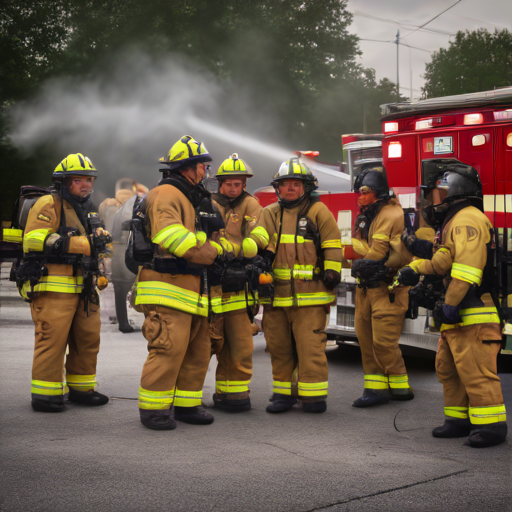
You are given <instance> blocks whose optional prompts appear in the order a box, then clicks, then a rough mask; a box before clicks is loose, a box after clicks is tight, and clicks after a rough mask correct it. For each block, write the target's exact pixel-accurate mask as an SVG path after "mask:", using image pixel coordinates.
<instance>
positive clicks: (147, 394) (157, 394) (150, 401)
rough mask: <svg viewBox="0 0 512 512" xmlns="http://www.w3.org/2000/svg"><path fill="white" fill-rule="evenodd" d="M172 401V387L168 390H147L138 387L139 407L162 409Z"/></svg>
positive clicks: (167, 406) (166, 407) (168, 406)
mask: <svg viewBox="0 0 512 512" xmlns="http://www.w3.org/2000/svg"><path fill="white" fill-rule="evenodd" d="M173 401H174V389H169V390H168V391H148V390H147V389H144V388H139V408H140V409H152V410H163V409H169V408H170V407H171V406H172V404H173Z"/></svg>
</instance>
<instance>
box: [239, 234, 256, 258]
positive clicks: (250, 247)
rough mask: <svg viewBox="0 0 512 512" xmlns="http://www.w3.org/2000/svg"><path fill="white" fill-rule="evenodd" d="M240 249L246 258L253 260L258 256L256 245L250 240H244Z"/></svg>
mask: <svg viewBox="0 0 512 512" xmlns="http://www.w3.org/2000/svg"><path fill="white" fill-rule="evenodd" d="M242 248H243V251H244V256H245V257H246V258H254V256H256V254H258V244H257V243H256V242H255V241H254V240H253V239H252V238H244V239H243V241H242Z"/></svg>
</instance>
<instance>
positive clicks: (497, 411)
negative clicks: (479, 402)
mask: <svg viewBox="0 0 512 512" xmlns="http://www.w3.org/2000/svg"><path fill="white" fill-rule="evenodd" d="M469 419H470V420H471V423H472V424H473V425H490V424H492V423H498V422H502V421H507V413H506V411H505V404H501V405H488V406H484V407H470V408H469Z"/></svg>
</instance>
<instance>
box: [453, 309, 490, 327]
mask: <svg viewBox="0 0 512 512" xmlns="http://www.w3.org/2000/svg"><path fill="white" fill-rule="evenodd" d="M459 314H460V316H461V318H462V324H463V325H474V324H499V323H500V317H499V316H498V312H497V310H496V308H495V307H494V306H490V307H486V308H468V309H461V310H460V311H459Z"/></svg>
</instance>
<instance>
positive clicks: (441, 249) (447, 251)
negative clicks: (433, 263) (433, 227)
mask: <svg viewBox="0 0 512 512" xmlns="http://www.w3.org/2000/svg"><path fill="white" fill-rule="evenodd" d="M438 252H445V253H446V254H448V255H449V256H451V255H452V253H451V252H450V249H448V248H447V247H440V248H439V249H438V250H437V251H436V253H438Z"/></svg>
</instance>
